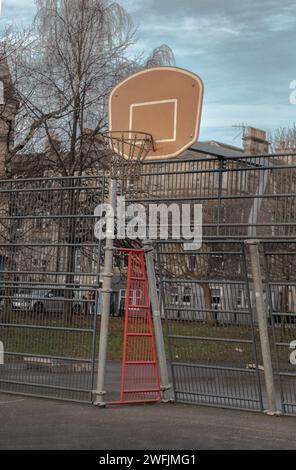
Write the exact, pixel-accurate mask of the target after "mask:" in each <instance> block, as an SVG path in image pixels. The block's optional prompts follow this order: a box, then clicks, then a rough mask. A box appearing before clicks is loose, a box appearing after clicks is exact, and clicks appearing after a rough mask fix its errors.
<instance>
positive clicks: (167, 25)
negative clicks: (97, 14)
mask: <svg viewBox="0 0 296 470" xmlns="http://www.w3.org/2000/svg"><path fill="white" fill-rule="evenodd" d="M119 3H121V5H122V6H124V7H125V8H126V10H127V11H128V12H129V13H130V14H131V16H132V19H133V22H134V25H135V26H137V44H136V45H135V46H134V48H135V49H136V50H143V51H145V52H147V53H148V52H149V51H150V50H152V49H153V48H154V47H157V46H158V45H160V44H163V43H166V44H168V45H169V46H170V47H171V48H172V49H173V51H174V53H175V58H176V64H177V65H178V66H179V67H184V68H187V69H190V70H192V71H193V72H195V73H197V74H198V75H200V76H201V78H202V79H203V81H204V84H205V100H204V107H203V116H202V125H201V135H200V140H207V139H215V140H220V141H224V142H228V143H231V144H233V145H239V144H240V138H239V137H238V134H239V130H238V129H235V128H233V127H232V126H233V125H235V124H238V123H245V124H248V125H252V126H257V127H260V128H262V129H266V130H268V131H270V132H272V131H273V130H274V129H275V128H277V127H286V126H289V125H290V126H291V125H293V123H294V122H296V105H292V104H291V103H290V100H289V96H290V93H291V92H292V90H291V89H290V88H289V86H290V83H291V82H292V80H296V2H295V0H281V1H279V0H119ZM33 14H34V0H2V16H1V23H2V25H3V24H5V23H7V22H11V21H21V22H22V23H26V22H29V21H30V20H31V18H32V16H33ZM1 23H0V24H1Z"/></svg>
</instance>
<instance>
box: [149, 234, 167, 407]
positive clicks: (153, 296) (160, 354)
mask: <svg viewBox="0 0 296 470" xmlns="http://www.w3.org/2000/svg"><path fill="white" fill-rule="evenodd" d="M143 246H144V251H145V261H146V271H147V279H148V287H149V293H150V302H151V306H152V312H153V324H154V335H155V345H156V353H157V359H158V366H159V379H160V388H161V392H162V401H165V402H168V401H171V400H173V395H172V386H171V384H170V382H169V374H168V366H167V361H166V353H165V345H164V339H163V329H162V323H161V315H160V306H159V301H158V295H157V286H156V276H155V269H154V262H153V245H152V242H151V241H150V240H143Z"/></svg>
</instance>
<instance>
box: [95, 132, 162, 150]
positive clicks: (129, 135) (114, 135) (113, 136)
mask: <svg viewBox="0 0 296 470" xmlns="http://www.w3.org/2000/svg"><path fill="white" fill-rule="evenodd" d="M120 135H121V138H120V137H119V136H120ZM102 136H103V137H104V138H106V139H110V140H114V141H116V140H117V141H124V142H126V144H127V145H136V142H137V140H145V141H146V142H151V148H152V150H153V152H156V145H155V141H154V138H153V135H152V134H150V133H149V132H144V131H135V130H131V129H128V130H114V131H106V132H104V133H103V134H102ZM137 137H144V138H142V139H138V138H137Z"/></svg>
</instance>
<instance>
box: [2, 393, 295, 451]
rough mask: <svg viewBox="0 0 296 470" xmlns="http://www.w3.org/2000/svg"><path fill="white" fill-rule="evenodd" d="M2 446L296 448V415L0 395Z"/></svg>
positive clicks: (28, 447) (40, 447) (49, 447)
mask: <svg viewBox="0 0 296 470" xmlns="http://www.w3.org/2000/svg"><path fill="white" fill-rule="evenodd" d="M0 416H1V426H0V449H83V450H91V449H92V450H101V449H120V450H122V449H127V450H130V449H143V450H146V449H155V450H156V449H178V450H180V449H197V450H203V449H296V439H295V437H296V431H295V429H296V417H295V418H292V417H280V418H276V417H269V416H265V415H263V414H259V413H251V412H240V411H232V410H223V409H217V408H209V407H198V406H193V405H181V404H157V405H141V406H125V407H109V408H106V409H99V408H94V407H92V406H90V405H80V404H76V403H69V402H59V401H53V400H46V399H37V398H36V399H35V398H25V397H24V398H23V397H16V396H12V395H10V396H9V395H3V394H1V395H0Z"/></svg>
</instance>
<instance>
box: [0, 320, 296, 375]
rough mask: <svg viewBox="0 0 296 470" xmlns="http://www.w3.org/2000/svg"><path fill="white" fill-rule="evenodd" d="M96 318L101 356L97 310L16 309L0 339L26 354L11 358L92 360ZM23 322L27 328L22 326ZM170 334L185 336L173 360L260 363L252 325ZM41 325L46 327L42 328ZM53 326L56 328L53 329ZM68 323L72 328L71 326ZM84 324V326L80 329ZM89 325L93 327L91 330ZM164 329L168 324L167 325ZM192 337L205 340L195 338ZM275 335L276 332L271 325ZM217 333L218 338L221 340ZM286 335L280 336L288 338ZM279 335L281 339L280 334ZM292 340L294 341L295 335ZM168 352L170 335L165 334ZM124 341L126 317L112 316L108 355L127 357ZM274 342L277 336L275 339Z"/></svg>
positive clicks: (178, 328) (173, 325) (182, 327)
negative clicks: (72, 313)
mask: <svg viewBox="0 0 296 470" xmlns="http://www.w3.org/2000/svg"><path fill="white" fill-rule="evenodd" d="M95 320H96V330H95V331H96V334H95V345H96V355H97V354H98V346H99V331H100V318H97V319H95V318H94V317H93V316H92V315H85V316H84V315H80V316H75V317H73V318H71V319H70V320H68V321H66V320H65V319H64V318H63V316H62V315H60V316H56V317H53V316H48V315H47V316H46V315H43V316H42V315H38V317H36V316H35V317H34V316H30V315H28V314H20V313H13V315H11V317H10V322H11V325H9V326H0V341H2V342H3V343H4V348H5V351H9V352H12V353H21V356H19V357H17V356H6V361H9V360H11V361H16V360H21V361H22V360H23V355H24V356H25V355H26V354H33V355H50V356H61V357H73V358H81V359H90V358H91V356H92V346H93V341H94V334H93V326H94V321H95ZM20 324H22V327H20V326H18V325H20ZM169 325H170V334H171V335H177V336H180V335H181V336H182V338H171V346H172V348H171V351H172V360H173V361H176V362H191V363H204V364H209V363H212V364H216V365H218V364H221V365H232V366H237V367H243V368H245V367H246V366H247V364H254V362H255V359H254V347H253V344H252V343H251V344H248V343H244V342H243V340H251V339H252V330H251V327H250V326H248V325H217V326H215V325H210V324H206V323H197V322H190V321H187V322H182V321H176V320H175V321H170V322H169ZM40 327H41V328H40ZM47 327H49V328H51V329H47ZM65 328H68V330H65ZM77 329H80V331H77ZM87 329H89V330H90V331H85V330H87ZM164 330H165V331H166V327H165V325H164ZM278 334H279V336H281V334H282V335H284V336H283V338H286V337H287V334H288V335H289V338H290V337H291V338H292V339H296V328H295V327H292V328H291V327H290V328H289V330H288V329H287V331H286V332H284V331H283V330H282V329H280V328H279V333H278ZM190 336H195V337H198V338H199V339H192V338H189V337H190ZM270 337H271V338H272V331H271V328H270ZM215 338H216V339H215ZM255 338H256V344H257V352H258V359H259V364H262V360H261V354H260V343H259V331H258V328H257V327H255ZM283 338H280V339H283ZM219 339H233V340H236V341H235V342H229V341H228V342H227V341H220V340H219ZM277 339H279V338H277ZM292 339H291V340H292ZM165 343H166V348H167V352H168V353H169V350H168V349H169V348H168V338H167V337H165ZM122 345H123V319H122V318H117V317H115V318H114V317H111V318H110V323H109V338H108V359H109V360H111V361H118V360H121V357H122ZM271 345H272V346H273V341H271ZM289 354H290V350H289V348H288V347H283V348H282V349H281V350H280V358H281V362H282V363H283V366H284V367H285V368H286V369H287V370H290V365H289V362H288V360H289ZM272 356H273V360H275V348H274V347H272Z"/></svg>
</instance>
